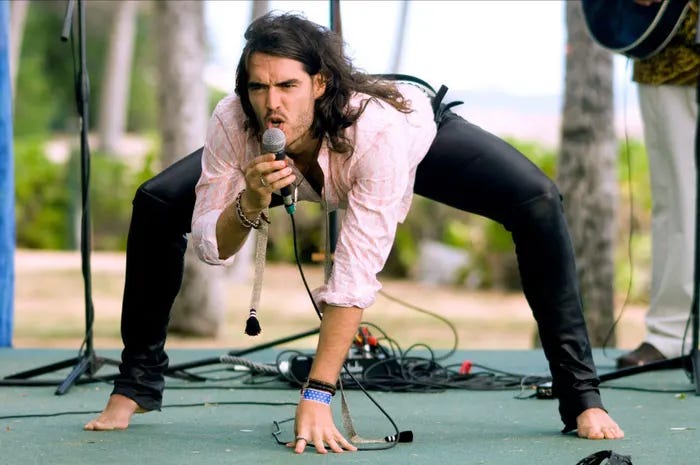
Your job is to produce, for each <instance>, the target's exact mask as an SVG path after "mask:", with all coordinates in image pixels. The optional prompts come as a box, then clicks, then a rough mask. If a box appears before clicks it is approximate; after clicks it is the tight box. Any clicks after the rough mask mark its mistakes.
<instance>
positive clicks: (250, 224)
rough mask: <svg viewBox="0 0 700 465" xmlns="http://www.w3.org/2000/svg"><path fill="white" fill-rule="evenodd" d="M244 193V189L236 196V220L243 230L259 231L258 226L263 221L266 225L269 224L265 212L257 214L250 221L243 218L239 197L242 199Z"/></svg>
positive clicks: (245, 217)
mask: <svg viewBox="0 0 700 465" xmlns="http://www.w3.org/2000/svg"><path fill="white" fill-rule="evenodd" d="M244 192H245V189H243V190H242V191H240V192H239V193H238V195H237V196H236V201H235V204H236V213H237V214H238V219H239V221H240V222H241V224H242V225H243V227H244V228H253V229H259V228H260V226H262V222H263V220H264V221H265V222H266V223H267V224H270V220H269V219H268V218H267V215H265V212H260V213H258V216H256V217H255V218H253V219H252V220H251V219H250V218H248V217H247V216H245V212H244V211H243V207H242V206H241V197H243V193H244Z"/></svg>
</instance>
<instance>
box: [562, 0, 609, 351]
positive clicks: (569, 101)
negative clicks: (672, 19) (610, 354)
mask: <svg viewBox="0 0 700 465" xmlns="http://www.w3.org/2000/svg"><path fill="white" fill-rule="evenodd" d="M566 25H567V31H568V41H567V53H566V81H565V95H564V109H563V115H562V131H561V146H560V158H559V166H558V169H559V172H558V178H557V181H558V184H559V187H560V190H561V193H562V195H563V197H564V206H565V211H566V219H567V221H568V223H569V227H570V231H571V236H572V239H573V243H574V250H575V253H576V259H577V265H578V276H579V282H580V285H581V293H582V297H583V305H584V312H585V317H586V323H587V325H588V329H589V333H590V337H591V343H592V344H593V345H594V346H596V345H597V346H600V345H602V344H603V343H606V344H613V345H614V342H615V341H614V335H612V338H610V339H609V338H608V334H609V332H610V328H611V327H612V322H613V319H614V274H615V273H614V271H615V270H614V246H615V217H616V211H617V203H618V195H619V193H618V187H617V181H616V180H617V171H616V141H615V135H614V130H613V127H614V121H613V86H612V77H613V68H612V55H611V54H610V53H609V52H608V51H606V50H603V49H602V48H601V47H599V46H598V45H597V44H595V43H594V42H593V40H592V39H591V38H590V36H589V35H588V33H587V30H586V28H585V23H584V19H583V12H582V8H581V3H580V2H566Z"/></svg>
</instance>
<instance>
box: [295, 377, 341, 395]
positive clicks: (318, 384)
mask: <svg viewBox="0 0 700 465" xmlns="http://www.w3.org/2000/svg"><path fill="white" fill-rule="evenodd" d="M306 388H312V389H317V390H319V391H325V392H327V393H329V394H330V395H332V396H334V395H335V391H336V388H335V385H333V384H331V383H327V382H325V381H321V380H318V379H314V378H309V379H307V380H306V382H305V383H304V385H303V386H302V390H303V389H306Z"/></svg>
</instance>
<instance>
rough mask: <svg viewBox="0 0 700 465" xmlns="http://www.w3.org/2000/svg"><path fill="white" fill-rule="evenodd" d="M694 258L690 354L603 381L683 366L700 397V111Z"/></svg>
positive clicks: (699, 88) (698, 99) (699, 98)
mask: <svg viewBox="0 0 700 465" xmlns="http://www.w3.org/2000/svg"><path fill="white" fill-rule="evenodd" d="M695 42H696V46H698V45H700V17H699V18H698V28H697V35H696V40H695ZM695 103H696V105H697V106H698V108H700V76H698V78H697V85H696V89H695ZM694 257H695V261H694V267H695V268H694V282H693V300H692V303H691V304H690V323H691V328H692V329H691V348H690V352H689V353H688V354H687V355H681V356H680V357H676V358H671V359H668V360H661V361H659V362H652V363H646V364H644V365H641V366H637V367H630V368H623V369H620V370H617V371H613V372H610V373H604V374H602V375H600V376H599V377H600V380H601V381H607V380H610V379H617V378H622V377H625V376H630V375H635V374H637V373H644V372H647V371H655V370H664V369H670V368H682V369H684V370H686V371H687V372H688V374H689V376H690V380H691V382H693V381H694V383H695V395H696V396H700V354H699V353H698V343H699V342H700V341H699V335H700V307H699V305H700V114H699V115H698V117H697V122H696V126H695V255H694Z"/></svg>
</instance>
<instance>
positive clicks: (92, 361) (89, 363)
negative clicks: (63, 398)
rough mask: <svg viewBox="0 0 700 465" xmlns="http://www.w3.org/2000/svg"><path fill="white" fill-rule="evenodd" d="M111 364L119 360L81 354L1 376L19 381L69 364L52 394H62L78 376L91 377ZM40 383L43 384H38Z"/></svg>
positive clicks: (114, 364) (117, 363)
mask: <svg viewBox="0 0 700 465" xmlns="http://www.w3.org/2000/svg"><path fill="white" fill-rule="evenodd" d="M105 364H106V365H112V366H119V362H118V361H116V360H111V359H108V358H104V357H98V356H96V355H95V354H87V353H86V354H82V355H80V356H78V357H73V358H70V359H66V360H63V361H60V362H56V363H52V364H50V365H46V366H43V367H39V368H34V369H32V370H27V371H22V372H20V373H15V374H13V375H10V376H6V377H5V378H3V380H8V381H20V380H28V379H30V378H34V377H37V376H41V375H45V374H47V373H53V372H54V371H58V370H62V369H64V368H68V367H70V366H73V369H72V370H71V372H70V373H69V374H68V376H67V377H66V378H65V379H64V380H63V381H62V382H61V383H60V384H59V386H58V387H57V388H56V391H55V392H54V394H56V395H57V396H60V395H63V394H65V393H66V392H68V390H69V389H70V388H71V386H73V385H74V384H78V382H79V381H80V378H81V377H82V376H84V375H87V376H88V378H92V377H93V376H94V375H95V374H96V373H97V371H98V370H99V369H100V368H102V366H104V365H105ZM88 381H96V380H92V379H88ZM7 384H8V385H17V386H19V385H24V384H22V383H21V382H17V383H7ZM3 385H5V384H4V383H3V382H2V381H0V386H3ZM40 385H43V383H42V384H40Z"/></svg>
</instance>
